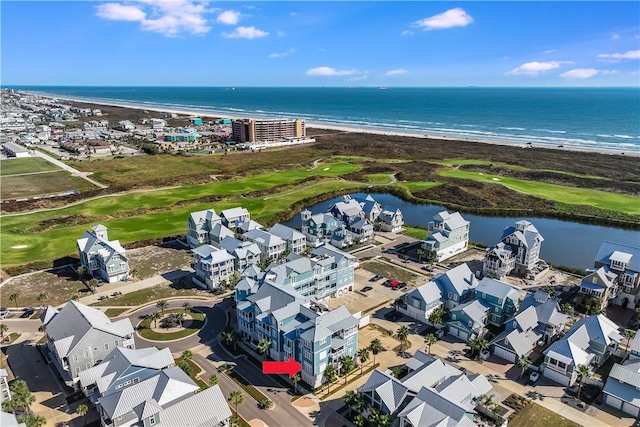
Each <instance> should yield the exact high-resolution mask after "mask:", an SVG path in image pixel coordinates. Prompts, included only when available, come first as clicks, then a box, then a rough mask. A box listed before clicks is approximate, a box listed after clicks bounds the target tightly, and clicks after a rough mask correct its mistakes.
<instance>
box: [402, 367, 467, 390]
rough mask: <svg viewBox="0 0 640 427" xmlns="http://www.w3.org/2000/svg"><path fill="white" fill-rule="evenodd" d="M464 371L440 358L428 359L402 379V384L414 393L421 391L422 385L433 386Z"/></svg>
mask: <svg viewBox="0 0 640 427" xmlns="http://www.w3.org/2000/svg"><path fill="white" fill-rule="evenodd" d="M461 374H462V372H461V371H460V370H458V369H456V368H454V367H453V366H451V365H449V364H446V363H444V362H443V361H442V360H440V359H434V360H432V361H430V362H429V361H427V363H425V364H423V365H422V366H421V367H419V368H418V369H417V370H415V371H413V372H410V373H409V374H408V375H407V376H406V377H404V378H403V379H402V384H404V385H405V386H406V387H407V388H409V389H410V390H411V391H413V392H414V393H417V392H419V391H420V389H421V388H422V387H425V386H427V387H433V386H435V385H436V384H438V383H440V382H441V381H444V380H445V379H447V378H449V377H452V376H457V375H461Z"/></svg>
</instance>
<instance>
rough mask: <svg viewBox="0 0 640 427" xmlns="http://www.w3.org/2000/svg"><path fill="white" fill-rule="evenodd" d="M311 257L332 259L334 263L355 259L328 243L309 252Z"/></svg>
mask: <svg viewBox="0 0 640 427" xmlns="http://www.w3.org/2000/svg"><path fill="white" fill-rule="evenodd" d="M311 256H312V257H318V256H329V257H334V259H335V262H336V263H337V262H339V261H340V259H341V258H347V259H350V260H354V259H356V257H354V256H353V255H351V254H348V253H346V252H343V251H341V250H340V249H338V248H336V247H335V246H332V245H330V244H328V243H325V244H323V245H320V246H318V247H317V248H315V249H314V250H313V251H312V252H311Z"/></svg>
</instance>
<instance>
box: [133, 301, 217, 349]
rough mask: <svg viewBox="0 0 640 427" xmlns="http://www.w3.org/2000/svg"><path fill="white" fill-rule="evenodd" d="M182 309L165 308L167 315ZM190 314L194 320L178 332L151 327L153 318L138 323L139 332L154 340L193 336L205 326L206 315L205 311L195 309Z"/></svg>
mask: <svg viewBox="0 0 640 427" xmlns="http://www.w3.org/2000/svg"><path fill="white" fill-rule="evenodd" d="M181 311H183V309H181V308H174V309H170V310H165V311H164V314H165V315H167V314H170V313H178V312H181ZM189 315H190V316H191V318H192V319H193V320H192V321H191V324H190V325H189V326H188V327H185V328H184V329H182V330H179V331H176V332H166V333H165V332H156V331H153V330H151V329H149V327H150V325H151V323H152V321H151V319H144V320H143V321H141V322H140V323H139V324H138V334H139V335H140V336H141V337H142V338H146V339H148V340H153V341H171V340H177V339H180V338H186V337H188V336H191V335H193V334H195V333H197V332H198V331H199V330H200V329H202V327H203V326H204V320H205V315H204V314H203V313H200V312H199V311H195V310H193V309H192V310H190V312H189ZM158 325H160V322H159V321H158Z"/></svg>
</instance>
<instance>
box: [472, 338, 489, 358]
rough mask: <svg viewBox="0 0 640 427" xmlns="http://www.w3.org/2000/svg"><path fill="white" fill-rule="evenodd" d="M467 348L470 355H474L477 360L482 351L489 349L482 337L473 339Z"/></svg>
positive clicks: (487, 343) (487, 342)
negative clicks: (469, 348)
mask: <svg viewBox="0 0 640 427" xmlns="http://www.w3.org/2000/svg"><path fill="white" fill-rule="evenodd" d="M469 346H470V347H471V354H472V355H473V354H475V355H476V358H477V357H478V356H479V355H480V352H482V350H485V349H487V348H489V341H487V339H486V338H484V337H475V338H471V339H470V340H469Z"/></svg>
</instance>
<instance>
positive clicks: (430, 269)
mask: <svg viewBox="0 0 640 427" xmlns="http://www.w3.org/2000/svg"><path fill="white" fill-rule="evenodd" d="M422 269H423V270H424V271H433V267H432V266H430V265H429V264H427V265H425V266H423V267H422Z"/></svg>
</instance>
